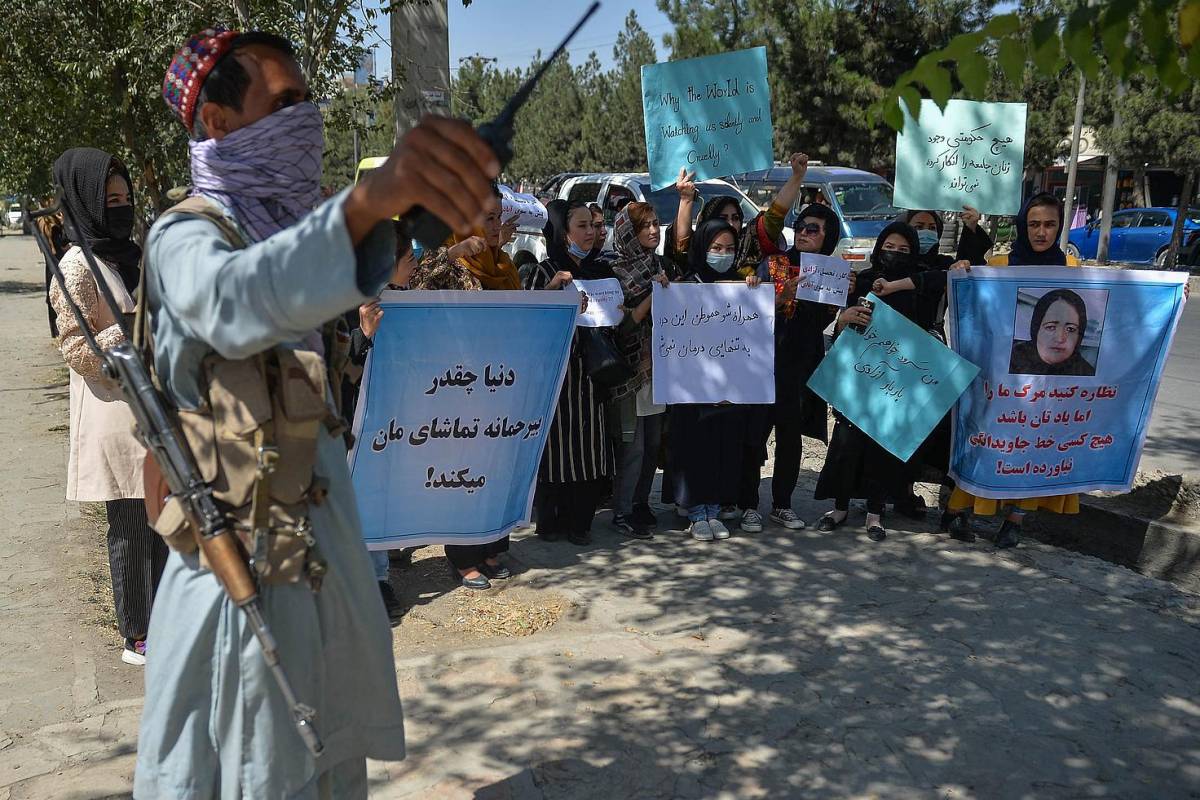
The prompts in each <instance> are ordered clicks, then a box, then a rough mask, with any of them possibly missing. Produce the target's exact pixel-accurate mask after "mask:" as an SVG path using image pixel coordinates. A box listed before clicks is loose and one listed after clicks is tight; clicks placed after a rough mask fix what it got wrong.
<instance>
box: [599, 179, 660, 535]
mask: <svg viewBox="0 0 1200 800" xmlns="http://www.w3.org/2000/svg"><path fill="white" fill-rule="evenodd" d="M661 235H662V229H661V227H660V226H659V223H658V217H657V216H656V215H655V213H654V206H652V205H650V204H649V203H636V202H635V203H630V204H628V205H627V206H625V207H624V208H623V209H621V211H620V212H619V213H618V214H617V218H616V220H615V221H614V223H613V246H614V252H615V254H616V257H615V258H614V260H613V263H612V269H613V273H614V274H615V275H616V276H617V279H618V280H620V281H621V288H622V289H623V290H624V292H625V309H626V311H625V317H624V319H622V321H621V326H620V327H619V328H618V329H617V337H618V342H619V344H620V346H621V350H622V352H623V353H624V355H625V357H626V359H627V361H628V362H629V365H630V367H631V369H632V370H633V377H632V378H630V379H629V380H628V381H626V382H625V383H624V384H623V385H621V386H618V387H617V388H616V389H614V390H613V393H612V394H613V405H614V410H615V414H614V417H615V418H616V420H617V421H618V422H619V424H618V425H617V427H618V431H619V433H620V440H619V442H618V444H617V469H616V475H615V477H614V479H613V520H612V522H613V527H614V528H616V529H617V530H618V531H619V532H621V533H622V534H624V535H626V536H632V537H634V538H637V539H649V538H651V537H652V536H653V530H654V528H655V526H656V525H657V522H658V521H657V519H656V517H655V515H654V512H653V511H652V510H651V508H650V486H651V484H652V483H653V481H654V472H655V470H656V469H657V467H658V450H659V445H660V444H661V441H662V429H663V417H664V414H665V412H666V410H667V409H666V406H660V405H657V404H655V403H654V400H653V397H652V391H651V390H652V385H651V384H652V381H651V378H652V373H651V352H650V347H651V338H652V331H653V326H652V322H651V319H650V299H651V291H652V286H653V284H655V283H658V284H660V285H662V286H666V285H667V283H668V280H667V274H666V268H665V264H664V263H663V258H662V257H661V256H659V255H658V254H657V253H656V252H655V250H657V248H658V243H659V241H660V240H661Z"/></svg>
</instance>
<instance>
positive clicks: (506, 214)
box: [499, 186, 548, 230]
mask: <svg viewBox="0 0 1200 800" xmlns="http://www.w3.org/2000/svg"><path fill="white" fill-rule="evenodd" d="M499 188H500V219H501V220H503V221H505V222H507V221H508V220H510V219H512V218H513V217H516V218H517V227H520V228H537V229H538V230H541V229H542V228H544V227H546V220H547V219H548V216H547V214H546V207H545V206H544V205H542V201H541V200H538V199H537V198H536V197H534V196H533V195H531V194H521V193H520V192H514V191H513V190H512V189H510V188H509V187H507V186H500V187H499Z"/></svg>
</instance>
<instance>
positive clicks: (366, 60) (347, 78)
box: [342, 50, 375, 89]
mask: <svg viewBox="0 0 1200 800" xmlns="http://www.w3.org/2000/svg"><path fill="white" fill-rule="evenodd" d="M374 77H375V51H374V50H372V51H370V52H368V53H366V54H365V55H364V56H363V57H362V60H360V61H359V62H358V68H357V69H355V70H354V72H347V73H346V74H345V75H343V76H342V83H343V84H344V85H345V87H346V88H347V89H357V88H359V87H362V86H369V85H370V84H371V79H372V78H374Z"/></svg>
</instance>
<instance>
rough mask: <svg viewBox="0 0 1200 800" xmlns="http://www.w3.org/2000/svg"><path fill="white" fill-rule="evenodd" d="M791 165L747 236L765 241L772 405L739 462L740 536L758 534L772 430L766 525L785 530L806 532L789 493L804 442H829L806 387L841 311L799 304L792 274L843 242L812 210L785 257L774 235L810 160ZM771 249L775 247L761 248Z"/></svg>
mask: <svg viewBox="0 0 1200 800" xmlns="http://www.w3.org/2000/svg"><path fill="white" fill-rule="evenodd" d="M791 163H792V177H791V178H790V179H789V180H788V182H787V183H785V184H784V186H783V187H782V188H781V189H780V191H779V194H778V195H776V197H775V199H774V201H773V202H772V203H771V205H770V206H769V207H768V208H767V210H766V211H765V212H763V213H762V214H761V215H759V217H758V218H757V219H755V220H754V222H753V223H752V226H751V227H750V228H749V229H748V235H757V236H758V237H759V238H760V240H761V241H763V242H764V247H763V252H764V254H765V256H766V257H765V258H764V259H763V262H762V263H761V264H760V266H759V277H760V278H761V279H762V280H763V281H767V280H770V281H772V282H773V283H774V286H775V403H774V405H772V406H770V407H769V409H768V414H769V417H768V419H767V420H766V421H765V424H764V425H762V426H761V435H760V441H759V442H758V447H757V448H756V449H755V450H754V451H753V452H749V453H747V457H746V458H745V459H744V460H743V464H742V478H741V481H740V487H739V490H738V507H739V509H740V511H741V529H742V530H743V531H746V532H748V533H755V532H758V531H761V530H762V528H763V518H762V515H761V514H760V513H759V511H758V504H759V483H760V479H761V468H762V464H763V463H764V462H765V460H766V455H767V440H768V437H769V436H770V432H771V429H772V428H774V430H775V468H774V470H773V475H772V478H771V512H770V519H771V521H772V522H774V523H776V524H778V525H780V526H782V527H784V528H786V529H788V530H800V529H801V528H803V527H804V526H805V523H804V521H803V520H802V519H801V518H800V517H799V516H798V515H797V514H796V512H795V511H793V510H792V493H793V492H794V491H795V489H796V483H797V482H798V480H799V477H800V464H801V456H802V447H803V437H804V436H809V437H812V438H814V439H819V440H820V441H822V442H824V441H826V440H827V438H828V427H827V421H826V420H827V414H828V410H827V407H826V405H825V401H824V400H822V399H821V398H820V397H819V396H817V395H816V394H815V393H814V392H813V391H812V390H811V389H809V388H808V386H807V383H808V379H809V378H810V377H811V376H812V373H813V371H814V370H815V369H816V368H817V365H818V364H820V362H821V359H822V358H824V356H825V341H824V335H823V333H824V330H825V328H826V327H827V326H828V325H829V322H830V321H831V320H832V319H833V317H834V316H835V314H836V313H837V311H838V310H839V309H836V308H834V307H833V306H828V305H822V304H820V303H813V302H809V301H807V300H797V299H796V287H797V285H798V284H799V278H798V277H797V276H796V273H795V271H794V270H795V268H797V267H799V265H800V262H801V258H802V257H803V254H804V253H814V254H819V255H826V256H827V255H832V253H833V251H834V250H835V249H836V247H837V243H838V241H839V239H840V238H841V221H840V220H839V219H838V217H837V214H836V213H834V211H833V210H832V209H830V208H829V207H828V206H824V205H818V204H810V205H808V206H806V207H805V208H804V209H803V210H802V211H801V212H800V213H799V214H798V215H797V218H796V222H795V226H794V229H795V238H794V240H793V241H794V244H793V246H792V248H791V249H790V250H787V251H784V250H783V248H782V241H781V236H780V234H781V233H782V231H783V225H784V219H785V217H786V216H787V213H788V211H789V210H790V209H791V207H792V205H793V204H794V203H795V202H796V199H797V198H798V197H799V195H800V190H801V188H802V184H803V180H804V175H805V173H806V172H807V170H808V156H806V155H805V154H803V153H796V154H794V155H793V156H792V158H791ZM769 242H776V243H777V244H775V245H774V246H768V245H766V244H765V243H769ZM855 286H856V276H855V274H854V273H853V272H852V273H851V274H850V291H851V292H853V291H854V288H855Z"/></svg>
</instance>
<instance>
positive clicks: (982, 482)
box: [948, 267, 1187, 499]
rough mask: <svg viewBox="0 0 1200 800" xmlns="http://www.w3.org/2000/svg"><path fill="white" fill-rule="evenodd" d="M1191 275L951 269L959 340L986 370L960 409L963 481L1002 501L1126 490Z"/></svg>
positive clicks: (955, 467)
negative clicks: (1185, 286) (1185, 284)
mask: <svg viewBox="0 0 1200 800" xmlns="http://www.w3.org/2000/svg"><path fill="white" fill-rule="evenodd" d="M1186 280H1187V275H1186V274H1185V273H1169V272H1155V271H1149V270H1147V271H1136V272H1135V271H1117V270H1107V269H1073V268H1068V267H1007V268H980V267H973V268H972V269H971V271H970V272H969V273H965V272H961V271H952V272H951V274H950V287H949V300H950V302H949V314H948V319H949V320H950V323H951V341H952V345H953V347H954V350H955V351H956V352H957V353H958V354H959V355H961V356H963V357H964V358H966V359H968V360H970V361H972V362H974V363H975V364H978V365H979V366H980V367H981V371H980V373H979V376H978V377H977V378H976V379H975V381H974V382H973V383H972V384H971V386H970V387H969V388H968V389H967V391H966V392H965V393H964V394H963V396H962V397H961V398H959V401H958V404H957V406H956V410H955V417H954V433H953V450H952V456H951V475H953V477H954V479H955V480H956V481H958V485H959V486H961V487H962V488H963V489H966V490H967V491H969V492H971V493H972V494H975V495H978V496H980V497H990V498H995V499H1022V498H1029V497H1044V496H1048V495H1057V494H1069V493H1073V492H1087V491H1093V490H1105V491H1128V490H1129V488H1130V487H1131V486H1132V484H1133V480H1134V477H1135V476H1136V474H1137V465H1138V460H1139V459H1140V458H1141V453H1142V444H1143V442H1144V441H1145V438H1146V428H1147V426H1148V425H1149V423H1150V415H1151V412H1152V411H1153V408H1154V398H1155V395H1156V394H1157V393H1158V384H1159V379H1160V378H1161V376H1162V370H1163V365H1164V364H1165V363H1166V359H1167V353H1168V352H1169V351H1170V348H1171V341H1172V338H1173V337H1174V335H1175V328H1176V325H1177V324H1178V322H1179V317H1180V315H1181V314H1182V312H1183V302H1184V300H1183V285H1184V282H1185V281H1186Z"/></svg>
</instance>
